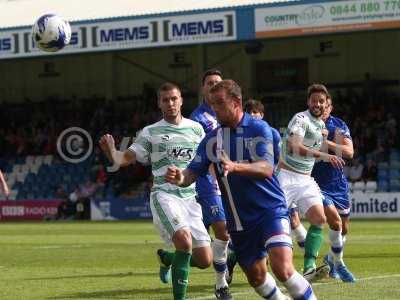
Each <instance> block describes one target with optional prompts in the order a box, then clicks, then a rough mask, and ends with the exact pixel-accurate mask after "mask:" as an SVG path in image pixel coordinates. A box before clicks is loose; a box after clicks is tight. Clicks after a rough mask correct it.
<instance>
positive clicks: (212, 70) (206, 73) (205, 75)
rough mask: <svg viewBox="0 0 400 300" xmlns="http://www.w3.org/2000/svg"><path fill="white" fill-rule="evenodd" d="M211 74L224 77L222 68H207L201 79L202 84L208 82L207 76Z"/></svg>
mask: <svg viewBox="0 0 400 300" xmlns="http://www.w3.org/2000/svg"><path fill="white" fill-rule="evenodd" d="M211 75H217V76H219V77H221V78H222V72H221V71H220V70H217V69H209V70H207V71H205V72H204V74H203V78H202V79H201V84H202V85H204V83H205V82H206V78H207V77H208V76H211Z"/></svg>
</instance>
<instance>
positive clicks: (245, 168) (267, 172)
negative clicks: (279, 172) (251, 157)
mask: <svg viewBox="0 0 400 300" xmlns="http://www.w3.org/2000/svg"><path fill="white" fill-rule="evenodd" d="M220 161H221V164H222V167H223V168H224V175H225V176H227V175H228V174H229V173H232V174H237V175H241V176H249V177H255V178H261V179H265V178H267V177H268V178H270V177H272V173H273V171H274V168H273V166H272V165H271V164H270V163H268V162H267V161H265V160H259V161H256V162H251V163H238V162H233V161H231V160H230V159H229V158H228V156H227V155H226V154H225V152H223V153H222V155H221V158H220Z"/></svg>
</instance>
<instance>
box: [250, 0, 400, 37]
mask: <svg viewBox="0 0 400 300" xmlns="http://www.w3.org/2000/svg"><path fill="white" fill-rule="evenodd" d="M388 28H400V1H399V0H395V1H389V0H374V1H371V0H354V1H332V2H321V3H313V4H303V5H287V6H279V7H269V8H258V9H256V10H255V30H256V37H257V38H269V37H285V36H297V35H307V34H321V33H332V32H345V31H357V30H375V29H388Z"/></svg>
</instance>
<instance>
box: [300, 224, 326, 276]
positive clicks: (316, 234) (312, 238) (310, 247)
mask: <svg viewBox="0 0 400 300" xmlns="http://www.w3.org/2000/svg"><path fill="white" fill-rule="evenodd" d="M323 239H324V237H323V235H322V228H319V227H317V226H315V225H311V226H310V228H309V229H308V231H307V236H306V241H305V245H304V249H305V252H304V271H307V270H309V269H312V268H316V263H315V261H316V259H317V257H318V252H319V249H320V248H321V244H322V240H323Z"/></svg>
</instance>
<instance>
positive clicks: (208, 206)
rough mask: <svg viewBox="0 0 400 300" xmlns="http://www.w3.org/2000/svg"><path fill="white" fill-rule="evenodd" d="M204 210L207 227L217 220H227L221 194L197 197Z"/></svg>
mask: <svg viewBox="0 0 400 300" xmlns="http://www.w3.org/2000/svg"><path fill="white" fill-rule="evenodd" d="M197 202H198V203H199V204H200V205H201V210H202V212H203V223H204V226H205V227H206V228H208V227H209V226H210V225H211V224H214V223H215V222H217V221H226V218H225V212H224V208H223V207H222V199H221V196H220V195H208V196H203V197H197Z"/></svg>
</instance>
